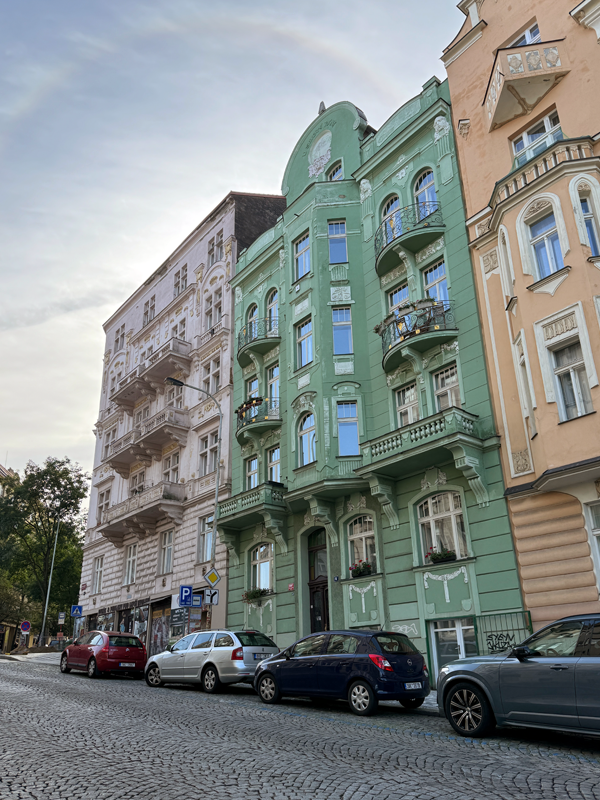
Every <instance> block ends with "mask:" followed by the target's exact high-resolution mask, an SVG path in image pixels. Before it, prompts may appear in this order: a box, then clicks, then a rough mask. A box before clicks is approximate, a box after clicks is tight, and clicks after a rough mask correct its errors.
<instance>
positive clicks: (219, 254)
mask: <svg viewBox="0 0 600 800" xmlns="http://www.w3.org/2000/svg"><path fill="white" fill-rule="evenodd" d="M224 253H225V251H224V249H223V231H222V230H221V231H219V232H218V233H217V235H216V236H215V261H223V255H224Z"/></svg>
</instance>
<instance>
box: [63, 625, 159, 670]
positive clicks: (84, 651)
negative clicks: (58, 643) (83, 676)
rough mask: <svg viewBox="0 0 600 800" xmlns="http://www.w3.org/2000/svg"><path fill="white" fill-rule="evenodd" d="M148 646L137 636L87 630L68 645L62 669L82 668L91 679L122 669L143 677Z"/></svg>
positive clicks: (64, 653)
mask: <svg viewBox="0 0 600 800" xmlns="http://www.w3.org/2000/svg"><path fill="white" fill-rule="evenodd" d="M145 666H146V648H145V647H144V645H143V643H142V641H141V640H140V639H138V637H137V636H132V635H131V634H127V633H113V632H112V631H90V632H89V633H84V634H83V636H80V637H79V639H76V640H75V641H74V642H73V644H70V645H69V646H68V647H67V648H65V650H64V652H63V654H62V658H61V659H60V671H61V672H71V670H72V669H80V670H84V671H85V672H87V674H88V675H89V676H90V678H99V677H101V676H102V675H103V674H104V673H110V672H121V673H126V674H129V675H135V676H136V677H138V678H143V677H144V667H145Z"/></svg>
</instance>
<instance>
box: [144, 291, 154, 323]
mask: <svg viewBox="0 0 600 800" xmlns="http://www.w3.org/2000/svg"><path fill="white" fill-rule="evenodd" d="M155 316H156V295H154V294H153V295H152V297H151V298H150V299H149V300H146V302H145V303H144V319H143V324H144V325H147V324H148V323H149V322H152V320H153V319H154V317H155Z"/></svg>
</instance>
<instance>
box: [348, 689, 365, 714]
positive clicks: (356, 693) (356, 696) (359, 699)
mask: <svg viewBox="0 0 600 800" xmlns="http://www.w3.org/2000/svg"><path fill="white" fill-rule="evenodd" d="M350 697H351V700H352V705H353V706H354V708H355V709H356V710H357V711H365V710H366V709H367V707H368V705H369V693H368V691H367V690H366V689H365V687H364V686H355V687H354V688H353V689H352V694H351V695H350Z"/></svg>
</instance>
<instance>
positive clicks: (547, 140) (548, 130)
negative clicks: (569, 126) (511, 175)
mask: <svg viewBox="0 0 600 800" xmlns="http://www.w3.org/2000/svg"><path fill="white" fill-rule="evenodd" d="M562 138H563V133H562V130H561V128H560V119H559V118H558V112H557V111H556V110H554V111H552V112H551V113H550V114H547V115H546V116H545V117H544V118H543V119H540V120H538V121H537V122H536V123H535V124H534V125H532V126H531V127H529V128H528V129H527V130H526V131H525V132H524V133H521V134H519V136H517V137H516V138H515V139H513V140H512V146H513V152H514V154H515V162H514V166H515V168H516V167H522V166H523V165H524V164H526V163H527V162H528V161H531V159H532V158H535V157H536V156H538V155H539V154H540V153H542V152H543V151H544V150H545V149H546V148H547V147H550V145H551V144H554V142H558V141H560V140H561V139H562Z"/></svg>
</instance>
